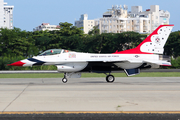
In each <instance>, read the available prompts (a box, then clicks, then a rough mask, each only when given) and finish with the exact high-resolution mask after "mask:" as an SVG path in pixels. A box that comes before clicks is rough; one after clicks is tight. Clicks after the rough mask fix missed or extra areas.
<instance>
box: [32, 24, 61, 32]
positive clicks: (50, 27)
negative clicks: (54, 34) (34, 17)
mask: <svg viewBox="0 0 180 120" xmlns="http://www.w3.org/2000/svg"><path fill="white" fill-rule="evenodd" d="M59 29H60V26H59V25H50V24H49V23H42V24H41V25H39V26H37V27H36V28H34V29H33V31H45V30H48V31H53V30H59Z"/></svg>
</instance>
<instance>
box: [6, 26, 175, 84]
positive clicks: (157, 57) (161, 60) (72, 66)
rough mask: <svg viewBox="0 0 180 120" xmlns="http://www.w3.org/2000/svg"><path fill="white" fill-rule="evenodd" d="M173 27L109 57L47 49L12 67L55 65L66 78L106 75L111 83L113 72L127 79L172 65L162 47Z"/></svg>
mask: <svg viewBox="0 0 180 120" xmlns="http://www.w3.org/2000/svg"><path fill="white" fill-rule="evenodd" d="M173 26H174V25H160V26H159V27H158V28H157V29H156V30H154V31H153V32H152V33H151V34H150V35H149V36H148V37H147V38H146V39H145V40H144V41H142V43H140V44H139V45H138V46H137V47H136V48H133V49H129V50H124V51H116V52H114V53H111V54H95V53H80V52H73V51H68V50H64V49H50V50H47V51H45V52H43V53H41V54H40V55H38V56H34V57H32V58H28V59H24V60H21V61H18V62H15V63H12V64H9V65H11V66H35V65H55V66H57V70H58V72H62V73H64V78H63V79H62V82H63V83H66V82H67V81H68V78H80V77H81V72H95V73H105V74H106V81H107V82H114V80H115V77H114V76H113V75H111V72H112V71H120V70H124V72H125V73H126V74H127V76H132V75H136V74H139V73H140V69H143V68H153V66H159V65H162V66H171V62H170V57H167V56H164V55H163V52H164V45H165V43H166V41H167V39H168V36H169V34H170V33H171V30H172V28H173Z"/></svg>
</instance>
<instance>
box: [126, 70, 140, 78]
mask: <svg viewBox="0 0 180 120" xmlns="http://www.w3.org/2000/svg"><path fill="white" fill-rule="evenodd" d="M124 71H125V73H126V75H127V76H133V75H137V74H139V73H140V69H139V68H134V69H124Z"/></svg>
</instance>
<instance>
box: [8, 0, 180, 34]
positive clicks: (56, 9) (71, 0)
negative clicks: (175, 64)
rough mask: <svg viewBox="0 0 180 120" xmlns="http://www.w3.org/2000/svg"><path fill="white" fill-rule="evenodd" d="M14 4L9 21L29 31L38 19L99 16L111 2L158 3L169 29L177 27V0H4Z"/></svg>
mask: <svg viewBox="0 0 180 120" xmlns="http://www.w3.org/2000/svg"><path fill="white" fill-rule="evenodd" d="M4 2H7V3H8V5H13V6H14V11H13V25H14V27H17V28H20V29H21V30H26V31H33V28H35V27H37V26H39V25H40V24H41V23H50V24H51V25H59V23H60V22H69V23H72V24H74V22H75V20H79V18H80V16H81V14H88V19H89V20H91V19H97V18H102V15H103V13H104V12H106V11H107V9H110V8H111V7H112V5H124V4H125V5H127V6H128V11H131V6H142V8H143V11H145V10H146V9H150V6H151V5H159V7H160V10H165V11H169V12H170V24H174V28H173V31H178V30H180V10H179V8H180V0H4Z"/></svg>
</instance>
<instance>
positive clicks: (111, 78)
mask: <svg viewBox="0 0 180 120" xmlns="http://www.w3.org/2000/svg"><path fill="white" fill-rule="evenodd" d="M106 75H107V74H106ZM114 80H115V77H114V76H113V75H111V74H109V75H107V76H106V81H107V82H109V83H112V82H114Z"/></svg>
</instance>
